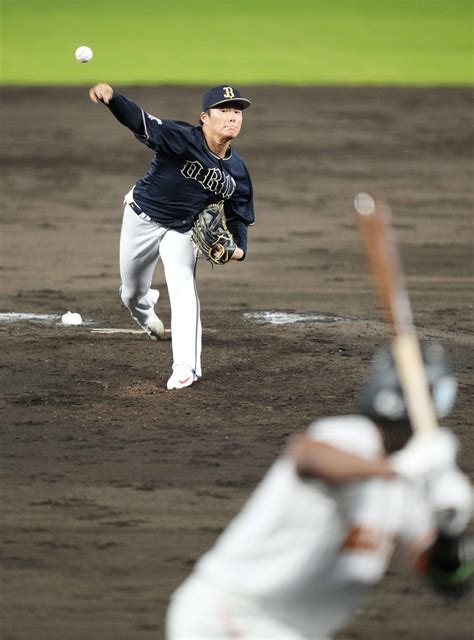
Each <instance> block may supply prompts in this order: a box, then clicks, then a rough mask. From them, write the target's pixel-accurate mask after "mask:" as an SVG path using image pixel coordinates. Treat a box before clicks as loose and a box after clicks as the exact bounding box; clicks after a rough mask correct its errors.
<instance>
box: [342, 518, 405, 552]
mask: <svg viewBox="0 0 474 640" xmlns="http://www.w3.org/2000/svg"><path fill="white" fill-rule="evenodd" d="M394 544H395V541H394V536H393V535H391V534H388V533H384V532H382V531H379V530H377V529H369V528H368V527H363V526H359V525H357V524H353V525H352V526H351V528H350V529H349V531H348V532H347V534H346V536H345V538H344V540H343V542H342V550H343V551H349V552H350V551H359V552H364V551H365V552H371V551H372V552H377V551H380V550H382V549H383V550H385V551H386V552H387V554H388V553H390V552H391V550H392V549H393V546H394Z"/></svg>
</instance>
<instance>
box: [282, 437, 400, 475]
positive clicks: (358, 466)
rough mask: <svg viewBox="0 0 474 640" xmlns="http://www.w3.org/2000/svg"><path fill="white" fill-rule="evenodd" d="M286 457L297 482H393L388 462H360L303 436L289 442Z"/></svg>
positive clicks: (337, 449)
mask: <svg viewBox="0 0 474 640" xmlns="http://www.w3.org/2000/svg"><path fill="white" fill-rule="evenodd" d="M286 454H287V455H289V456H290V457H291V458H293V461H294V463H295V468H296V472H297V473H298V475H299V476H300V477H301V478H314V479H319V480H324V481H325V482H328V483H329V484H342V483H345V482H353V481H357V480H367V479H368V478H370V477H374V476H376V477H386V478H393V477H394V476H395V475H396V472H395V470H394V469H393V467H392V466H391V464H390V462H389V459H388V458H385V457H378V458H374V459H368V458H362V457H360V456H357V455H354V454H352V453H349V452H347V451H343V450H342V449H339V448H337V447H334V446H332V445H330V444H327V443H326V442H322V441H320V440H314V439H313V438H310V437H308V436H307V435H306V434H304V433H301V434H298V435H296V436H294V437H293V438H292V439H291V440H290V443H289V445H288V447H287V450H286Z"/></svg>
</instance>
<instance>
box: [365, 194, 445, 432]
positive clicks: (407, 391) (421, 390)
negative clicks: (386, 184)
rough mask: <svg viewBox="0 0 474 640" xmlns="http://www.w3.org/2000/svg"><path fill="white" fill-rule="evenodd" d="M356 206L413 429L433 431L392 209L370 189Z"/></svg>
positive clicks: (435, 424) (433, 418)
mask: <svg viewBox="0 0 474 640" xmlns="http://www.w3.org/2000/svg"><path fill="white" fill-rule="evenodd" d="M354 208H355V210H356V212H357V217H358V221H359V229H360V233H361V235H362V239H363V243H364V246H365V252H366V255H367V259H368V263H369V268H370V271H371V272H372V276H373V279H374V283H375V288H376V292H377V295H378V299H379V302H380V306H381V307H382V309H383V311H384V313H385V318H386V322H387V324H388V325H389V327H390V328H391V332H392V333H393V338H392V343H391V350H392V354H393V358H394V361H395V366H396V368H397V372H398V376H399V378H400V384H401V387H402V390H403V394H404V397H405V402H406V405H407V411H408V416H409V418H410V422H411V425H412V428H413V431H415V432H417V433H429V432H431V431H433V430H434V429H436V428H437V427H438V422H437V418H436V413H435V410H434V407H433V403H432V400H431V395H430V390H429V384H428V380H427V378H426V372H425V367H424V365H423V358H422V355H421V349H420V344H419V342H418V337H417V334H416V329H415V326H414V323H413V314H412V309H411V304H410V299H409V296H408V291H407V288H406V286H405V282H404V277H403V270H402V266H401V260H400V255H399V252H398V248H397V244H396V241H395V236H394V233H393V229H392V225H391V211H390V208H389V206H388V205H387V203H386V202H384V201H383V200H379V199H376V198H373V197H372V196H371V195H369V194H368V193H359V194H358V195H357V196H356V198H355V201H354Z"/></svg>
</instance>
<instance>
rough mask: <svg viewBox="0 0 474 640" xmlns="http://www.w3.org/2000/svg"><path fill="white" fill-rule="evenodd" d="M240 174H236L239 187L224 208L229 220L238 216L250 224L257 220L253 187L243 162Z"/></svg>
mask: <svg viewBox="0 0 474 640" xmlns="http://www.w3.org/2000/svg"><path fill="white" fill-rule="evenodd" d="M239 173H240V175H237V174H234V178H235V180H236V182H237V189H236V190H235V192H234V194H233V195H232V196H231V197H230V198H229V200H227V201H226V202H225V205H224V209H225V214H226V218H227V220H231V219H232V218H234V217H238V218H240V219H241V220H243V221H244V222H245V224H246V225H247V226H248V225H250V224H253V223H254V222H255V211H254V206H253V187H252V181H251V179H250V175H249V172H248V171H247V167H246V166H245V165H244V164H243V163H242V169H241V172H239Z"/></svg>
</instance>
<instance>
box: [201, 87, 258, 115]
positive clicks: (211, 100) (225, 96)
mask: <svg viewBox="0 0 474 640" xmlns="http://www.w3.org/2000/svg"><path fill="white" fill-rule="evenodd" d="M228 102H233V103H235V104H238V105H239V107H240V108H241V109H247V107H250V105H251V104H252V103H251V102H250V100H247V98H242V97H241V96H240V91H239V90H238V89H234V87H229V86H224V85H219V86H218V87H212V89H209V91H208V92H207V93H205V94H204V95H203V97H202V110H203V111H207V110H208V109H213V108H215V107H220V106H221V105H223V104H226V103H228Z"/></svg>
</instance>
